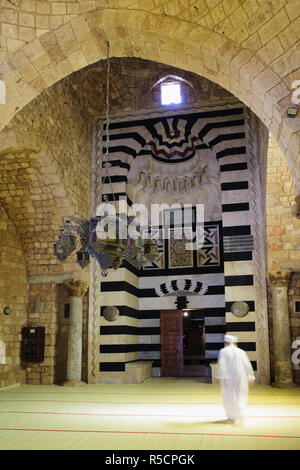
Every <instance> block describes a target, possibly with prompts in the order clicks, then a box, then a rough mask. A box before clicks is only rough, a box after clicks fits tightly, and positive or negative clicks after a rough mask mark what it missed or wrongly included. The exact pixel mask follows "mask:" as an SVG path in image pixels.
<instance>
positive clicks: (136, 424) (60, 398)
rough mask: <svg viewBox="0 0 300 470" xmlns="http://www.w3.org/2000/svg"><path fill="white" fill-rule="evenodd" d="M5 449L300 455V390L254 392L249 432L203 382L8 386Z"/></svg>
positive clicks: (2, 403)
mask: <svg viewBox="0 0 300 470" xmlns="http://www.w3.org/2000/svg"><path fill="white" fill-rule="evenodd" d="M0 449H1V450H114V449H119V450H183V449H184V450H204V449H205V450H217V449H219V450H233V449H241V450H246V449H249V450H250V449H251V450H254V449H256V450H269V449H272V450H275V449H277V450H284V449H286V450H287V449H300V387H297V388H294V389H276V388H272V387H267V386H260V385H256V386H255V387H252V388H251V389H250V393H249V404H248V413H247V418H246V420H245V422H244V424H243V425H233V424H230V423H227V422H226V420H225V414H224V410H223V406H222V402H221V394H220V388H219V386H218V385H212V384H205V383H200V382H199V381H198V380H197V378H151V379H148V380H147V381H145V382H144V383H142V384H140V385H123V384H117V385H108V384H97V385H84V386H82V387H61V386H56V385H49V386H48V385H44V386H43V385H41V386H39V385H36V386H30V385H23V386H14V387H7V388H3V389H1V390H0Z"/></svg>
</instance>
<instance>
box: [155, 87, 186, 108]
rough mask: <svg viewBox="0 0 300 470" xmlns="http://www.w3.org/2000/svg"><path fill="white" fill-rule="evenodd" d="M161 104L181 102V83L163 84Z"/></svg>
mask: <svg viewBox="0 0 300 470" xmlns="http://www.w3.org/2000/svg"><path fill="white" fill-rule="evenodd" d="M160 90H161V104H163V105H168V104H179V103H181V94H180V83H163V84H162V85H161V88H160Z"/></svg>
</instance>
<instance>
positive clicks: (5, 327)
mask: <svg viewBox="0 0 300 470" xmlns="http://www.w3.org/2000/svg"><path fill="white" fill-rule="evenodd" d="M6 306H9V307H10V309H11V314H10V315H5V314H4V313H3V309H4V307H6ZM27 309H28V283H27V279H26V264H25V259H24V254H23V251H22V246H21V244H20V241H19V239H18V236H17V234H16V231H15V228H14V226H13V224H12V223H11V221H10V220H9V219H8V217H7V215H6V213H5V211H4V210H3V208H2V207H1V206H0V318H1V319H0V340H2V341H4V343H5V349H6V364H0V387H4V386H7V385H12V384H15V383H24V382H25V370H24V369H23V368H22V365H21V359H20V344H21V342H20V341H21V329H22V327H23V326H25V325H26V321H27Z"/></svg>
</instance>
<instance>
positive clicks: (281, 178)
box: [266, 136, 300, 383]
mask: <svg viewBox="0 0 300 470" xmlns="http://www.w3.org/2000/svg"><path fill="white" fill-rule="evenodd" d="M293 203H294V193H293V185H292V181H291V176H290V174H289V170H288V167H287V163H286V160H285V158H284V155H283V154H282V152H281V150H280V148H279V146H278V144H277V142H276V141H275V139H274V138H273V137H272V136H270V139H269V149H268V162H267V200H266V208H267V235H268V270H269V271H270V270H280V269H292V271H293V274H292V277H291V281H290V286H289V291H288V298H289V312H290V326H291V343H292V342H293V341H294V340H296V338H297V337H298V338H299V337H300V313H299V312H298V313H297V312H296V311H295V301H296V300H298V299H300V220H298V219H296V218H295V217H293V216H292V213H291V206H292V204H293ZM268 310H269V337H270V359H271V378H272V374H273V363H272V358H273V326H272V295H271V289H270V287H268ZM292 352H293V350H292V349H291V354H292ZM273 379H274V377H273ZM294 380H295V381H296V382H297V383H300V370H299V367H295V366H294Z"/></svg>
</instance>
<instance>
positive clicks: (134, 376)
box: [125, 361, 152, 384]
mask: <svg viewBox="0 0 300 470" xmlns="http://www.w3.org/2000/svg"><path fill="white" fill-rule="evenodd" d="M149 377H152V361H134V362H128V363H127V364H125V383H128V384H139V383H142V382H144V381H145V380H146V379H148V378H149Z"/></svg>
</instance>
